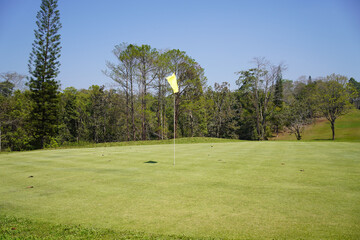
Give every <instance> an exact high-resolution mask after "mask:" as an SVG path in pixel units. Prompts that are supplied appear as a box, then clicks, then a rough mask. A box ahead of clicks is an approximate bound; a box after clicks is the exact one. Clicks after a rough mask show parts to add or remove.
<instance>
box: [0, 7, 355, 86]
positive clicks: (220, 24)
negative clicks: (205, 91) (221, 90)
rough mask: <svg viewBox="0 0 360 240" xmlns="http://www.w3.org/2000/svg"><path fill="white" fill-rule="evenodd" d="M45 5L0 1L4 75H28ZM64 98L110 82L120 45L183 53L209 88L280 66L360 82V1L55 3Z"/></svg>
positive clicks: (291, 73) (292, 75) (290, 73)
mask: <svg viewBox="0 0 360 240" xmlns="http://www.w3.org/2000/svg"><path fill="white" fill-rule="evenodd" d="M40 4H41V1H40V0H0V72H8V71H16V72H18V73H21V74H28V68H27V63H28V59H29V54H30V51H31V45H32V43H33V41H34V39H35V37H34V32H33V31H34V29H35V28H36V24H35V21H36V13H37V12H38V11H39V9H40ZM58 4H59V10H60V21H61V23H62V25H63V27H62V29H61V31H60V33H61V45H62V51H61V54H62V56H61V59H60V62H61V68H60V71H61V73H60V75H59V76H58V80H60V82H61V86H62V89H64V88H65V87H69V86H74V87H76V88H88V87H89V86H91V85H93V84H98V85H107V86H109V85H110V84H112V81H111V80H110V79H109V78H107V77H106V76H105V75H103V73H102V72H101V70H104V69H105V68H106V67H105V61H106V60H108V61H112V62H115V58H114V57H113V55H112V52H111V51H112V50H113V48H114V46H115V45H117V44H119V43H122V42H127V43H134V44H149V45H150V46H151V47H153V48H157V49H180V50H182V51H185V52H186V53H187V54H188V55H189V56H191V57H192V58H194V59H195V60H196V61H197V62H198V63H199V64H200V65H201V66H202V67H204V68H205V75H206V76H207V78H208V84H209V85H213V84H214V83H215V82H224V81H227V82H229V83H230V84H231V86H232V88H235V80H236V79H237V76H236V75H235V74H234V73H235V72H236V71H240V70H246V69H249V68H250V67H252V64H251V60H252V59H253V58H254V57H266V58H267V59H268V60H270V61H271V62H272V63H273V64H279V63H280V62H284V63H285V64H286V65H287V66H288V70H287V71H286V72H284V73H283V77H284V78H286V79H291V80H296V79H298V78H299V77H300V76H301V75H307V76H308V75H311V76H312V77H313V78H316V77H319V76H326V75H329V74H331V73H337V74H342V75H346V76H348V77H354V78H355V79H356V80H357V81H360V1H358V0H309V1H308V0H282V1H281V0H263V1H260V0H247V1H245V0H244V1H241V0H237V1H230V0H221V1H212V0H181V1H171V0H166V1H159V0H143V1H142V0H131V1H130V0H126V1H125V0H102V1H99V0H59V2H58Z"/></svg>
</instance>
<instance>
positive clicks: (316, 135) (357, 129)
mask: <svg viewBox="0 0 360 240" xmlns="http://www.w3.org/2000/svg"><path fill="white" fill-rule="evenodd" d="M331 138H332V132H331V128H330V122H329V121H328V120H326V119H325V118H324V119H321V120H318V121H316V122H315V124H311V125H309V126H307V127H306V128H305V131H304V132H303V134H302V140H305V141H309V140H310V141H319V140H320V141H324V140H329V141H332V140H331ZM272 140H295V141H296V137H295V135H290V134H280V135H279V137H278V138H273V139H272ZM335 141H339V142H343V141H347V142H349V141H350V142H360V110H355V109H354V110H352V111H351V112H349V113H348V114H346V115H344V116H341V117H339V118H338V119H337V120H336V121H335Z"/></svg>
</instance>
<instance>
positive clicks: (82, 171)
mask: <svg viewBox="0 0 360 240" xmlns="http://www.w3.org/2000/svg"><path fill="white" fill-rule="evenodd" d="M176 149H177V153H176V165H175V166H173V146H172V145H169V144H164V145H147V146H122V147H98V148H83V149H61V150H46V151H32V152H19V153H9V154H2V155H0V158H1V161H0V179H1V186H0V211H1V215H3V216H4V215H6V216H8V217H16V218H20V219H27V220H31V221H32V222H35V223H36V224H37V223H43V224H49V226H55V225H58V224H62V225H66V226H78V225H79V224H80V225H81V227H82V228H84V229H85V230H86V229H96V232H100V233H101V232H103V231H105V232H106V231H110V232H111V234H109V238H112V237H113V236H114V235H113V232H114V234H115V236H116V233H118V234H119V235H120V234H121V233H122V232H128V233H129V234H130V235H129V236H131V234H135V235H136V233H139V232H140V233H143V234H144V235H141V236H147V235H149V236H162V238H169V239H170V238H171V236H183V235H185V236H188V237H194V238H197V237H198V238H199V237H217V238H239V239H359V238H360V182H359V176H360V143H346V142H235V143H234V142H233V143H231V142H230V143H200V144H179V145H177V148H176ZM2 219H3V218H2ZM1 221H4V220H1ZM7 226H10V225H9V224H7ZM106 229H108V230H106ZM85 230H84V231H85ZM8 231H10V230H9V229H8ZM39 231H41V230H39ZM10 232H11V231H10ZM19 234H20V233H19ZM22 234H24V233H22ZM29 234H30V235H31V236H36V234H37V233H36V230H34V231H30V233H29ZM39 234H40V232H39ZM60 234H66V233H60ZM19 236H20V235H19ZM164 236H165V237H164ZM166 236H168V237H166ZM114 238H116V237H114ZM130 238H131V237H130ZM145 238H146V237H145ZM175 238H178V237H175ZM45 239H46V237H45Z"/></svg>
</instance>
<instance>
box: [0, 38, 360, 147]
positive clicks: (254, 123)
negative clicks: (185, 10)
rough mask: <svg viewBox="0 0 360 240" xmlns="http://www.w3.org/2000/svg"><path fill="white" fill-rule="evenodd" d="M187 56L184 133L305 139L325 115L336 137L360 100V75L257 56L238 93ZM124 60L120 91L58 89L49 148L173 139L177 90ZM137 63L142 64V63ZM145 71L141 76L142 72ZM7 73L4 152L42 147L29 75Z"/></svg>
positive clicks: (182, 86) (111, 66)
mask: <svg viewBox="0 0 360 240" xmlns="http://www.w3.org/2000/svg"><path fill="white" fill-rule="evenodd" d="M129 46H131V48H133V47H139V46H135V45H127V46H126V47H125V48H124V49H123V50H122V51H124V52H126V51H127V50H128V47H129ZM139 48H140V47H139ZM144 48H147V47H144ZM116 49H117V48H116ZM174 52H175V53H178V54H180V55H181V56H183V57H186V58H188V56H186V54H185V53H184V52H181V51H178V50H170V51H166V52H164V53H162V54H169V53H171V54H174ZM162 54H160V55H158V57H160V56H161V55H162ZM176 56H178V55H176ZM162 57H164V56H162ZM178 57H179V56H178ZM183 60H184V59H183ZM187 60H188V62H187V63H184V62H182V64H183V65H182V66H181V69H182V70H181V71H178V72H177V73H178V76H179V80H178V81H179V90H180V91H179V94H178V95H177V94H176V101H175V104H176V109H177V111H176V114H175V118H176V119H175V120H176V125H177V128H176V134H177V136H178V137H198V136H207V137H217V138H235V139H247V140H266V139H268V138H270V137H274V136H276V135H277V134H279V133H280V132H282V131H290V132H291V133H293V134H294V135H295V137H296V138H297V139H298V140H300V139H301V136H302V131H303V128H304V126H306V125H307V124H309V123H311V122H312V121H313V120H314V119H316V118H318V117H326V118H327V119H328V120H329V122H330V125H331V130H332V132H333V138H334V137H335V132H334V126H335V122H336V118H337V117H339V116H341V115H342V114H344V113H346V111H347V110H348V109H350V108H351V107H352V106H353V104H352V103H356V102H358V101H359V97H360V86H359V85H360V84H359V83H358V82H356V81H355V80H354V79H350V80H348V79H347V78H346V77H344V76H341V75H336V74H332V75H329V76H327V77H324V78H318V79H314V80H312V79H311V78H308V79H305V78H302V79H300V80H298V81H290V80H284V79H282V74H281V72H282V70H283V66H272V65H269V63H268V62H266V61H265V62H264V59H257V64H256V67H255V68H252V69H248V70H245V71H240V72H238V75H239V77H238V80H237V82H236V84H237V89H236V90H231V89H230V84H229V83H228V82H223V83H220V84H219V83H215V84H214V86H207V85H206V82H207V81H206V78H205V77H204V75H203V72H204V70H203V69H202V68H201V67H200V66H199V65H198V64H197V63H196V62H195V61H194V60H193V59H191V58H189V59H187ZM259 61H261V62H259ZM189 63H191V64H189ZM259 63H261V64H259ZM123 64H124V62H122V61H121V59H119V62H118V63H108V64H107V67H108V68H107V70H105V71H104V72H105V73H106V75H108V76H110V77H111V78H112V79H114V80H115V81H116V82H118V83H119V88H111V89H106V88H105V87H104V86H97V85H93V86H91V87H90V88H88V89H75V88H74V87H68V88H65V89H64V90H63V91H61V92H59V93H58V94H57V98H58V104H57V107H56V121H55V124H54V125H55V131H54V132H55V134H54V135H53V136H50V137H48V138H47V140H46V142H44V146H43V147H56V146H58V145H62V144H67V143H79V142H94V143H100V142H118V141H136V140H151V139H168V138H172V137H173V132H174V124H173V121H174V112H173V110H174V102H173V93H172V91H171V89H170V87H169V86H168V83H167V82H166V80H165V79H164V78H163V77H157V75H156V74H155V72H158V71H160V69H158V68H154V69H153V70H152V71H149V72H148V73H149V74H148V75H149V77H146V78H145V77H144V76H142V75H141V74H140V75H139V74H136V72H137V71H135V72H134V75H133V77H130V76H128V75H126V76H124V75H122V73H120V69H121V66H123ZM136 66H137V67H139V68H140V67H141V65H140V64H136ZM142 69H144V68H142ZM122 70H125V69H122ZM138 71H139V73H140V69H138ZM171 71H173V69H170V70H167V71H163V74H164V76H166V75H167V74H168V73H169V72H171ZM189 71H190V72H189ZM125 72H126V71H125ZM152 74H155V75H152ZM1 77H2V80H3V81H2V82H1V83H0V93H1V94H0V107H1V114H0V124H1V126H0V130H1V146H2V149H6V150H29V149H36V148H39V147H38V145H37V144H36V135H35V134H36V131H34V128H33V125H32V121H33V120H32V118H33V115H32V114H31V112H32V108H34V102H33V100H32V97H31V91H30V90H29V89H26V90H21V89H19V88H18V87H16V81H18V80H19V79H21V78H24V76H21V75H19V74H16V73H5V74H2V75H1ZM190 77H191V78H190ZM131 81H133V82H131ZM145 84H146V86H145ZM131 85H132V87H131ZM14 89H15V90H14ZM329 133H330V129H329Z"/></svg>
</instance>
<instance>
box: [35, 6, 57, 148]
mask: <svg viewBox="0 0 360 240" xmlns="http://www.w3.org/2000/svg"><path fill="white" fill-rule="evenodd" d="M57 6H58V5H57V0H42V2H41V6H40V11H39V12H38V13H37V15H36V18H37V21H36V24H37V27H38V28H37V29H36V30H35V31H34V33H35V41H34V43H33V45H32V46H33V48H32V52H31V53H30V58H29V64H28V66H29V73H30V78H29V87H30V91H31V99H32V100H33V108H32V111H31V123H32V124H31V125H32V128H33V129H32V130H33V134H34V136H33V137H34V147H35V148H43V147H44V145H45V144H47V143H49V142H50V140H51V139H52V137H54V136H55V134H56V128H57V111H58V102H59V98H58V93H59V83H58V81H57V80H56V77H57V75H58V74H59V67H60V62H59V61H58V59H59V57H60V50H61V47H60V34H58V31H59V29H60V28H61V23H60V14H59V10H56V8H57Z"/></svg>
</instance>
